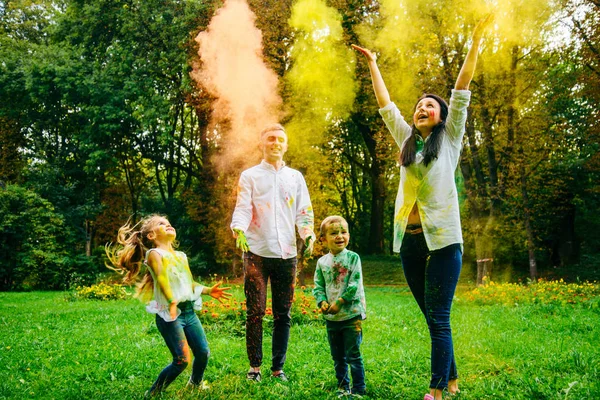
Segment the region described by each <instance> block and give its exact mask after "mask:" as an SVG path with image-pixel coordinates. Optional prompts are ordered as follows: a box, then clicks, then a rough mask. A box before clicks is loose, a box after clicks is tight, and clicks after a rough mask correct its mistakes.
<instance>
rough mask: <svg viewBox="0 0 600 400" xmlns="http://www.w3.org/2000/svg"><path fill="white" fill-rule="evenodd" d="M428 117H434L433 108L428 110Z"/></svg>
mask: <svg viewBox="0 0 600 400" xmlns="http://www.w3.org/2000/svg"><path fill="white" fill-rule="evenodd" d="M429 118H431V119H433V118H435V110H429Z"/></svg>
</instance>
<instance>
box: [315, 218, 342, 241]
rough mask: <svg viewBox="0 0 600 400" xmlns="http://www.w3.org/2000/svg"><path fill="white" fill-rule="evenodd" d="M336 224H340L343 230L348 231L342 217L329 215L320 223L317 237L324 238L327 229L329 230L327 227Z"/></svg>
mask: <svg viewBox="0 0 600 400" xmlns="http://www.w3.org/2000/svg"><path fill="white" fill-rule="evenodd" d="M336 222H337V223H339V224H342V226H343V227H344V228H346V229H348V222H347V221H346V220H345V219H344V217H340V216H339V215H330V216H329V217H327V218H325V219H324V220H323V222H321V227H320V228H319V237H320V238H322V237H324V236H325V234H326V233H327V228H329V225H331V224H334V223H336Z"/></svg>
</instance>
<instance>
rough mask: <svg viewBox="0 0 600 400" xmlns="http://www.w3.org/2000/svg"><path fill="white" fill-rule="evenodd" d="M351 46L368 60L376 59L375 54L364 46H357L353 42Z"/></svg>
mask: <svg viewBox="0 0 600 400" xmlns="http://www.w3.org/2000/svg"><path fill="white" fill-rule="evenodd" d="M351 46H352V48H353V49H354V50H356V51H358V52H359V53H362V55H364V56H365V58H366V59H367V61H368V62H371V61H373V62H374V61H377V56H376V55H375V54H374V53H373V52H372V51H371V50H369V49H365V48H364V47H359V46H357V45H355V44H353V45H351Z"/></svg>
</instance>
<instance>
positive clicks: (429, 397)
mask: <svg viewBox="0 0 600 400" xmlns="http://www.w3.org/2000/svg"><path fill="white" fill-rule="evenodd" d="M423 400H435V397H433V396H432V395H430V394H429V393H427V394H426V395H425V397H423Z"/></svg>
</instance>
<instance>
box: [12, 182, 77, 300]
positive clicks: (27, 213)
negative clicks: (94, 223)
mask: <svg viewBox="0 0 600 400" xmlns="http://www.w3.org/2000/svg"><path fill="white" fill-rule="evenodd" d="M65 237H66V232H65V229H64V220H63V217H62V216H61V215H60V214H58V213H56V212H55V211H54V207H53V206H52V204H50V203H49V202H48V201H47V200H45V199H43V198H42V197H40V196H39V195H37V194H36V193H34V192H32V191H30V190H27V189H25V188H22V187H20V186H17V185H8V186H6V188H5V189H0V257H1V259H2V263H0V290H23V289H62V288H64V285H65V282H66V280H67V279H66V276H65V275H66V274H67V273H68V268H66V267H68V262H69V259H68V257H67V252H66V251H65V248H64V245H63V243H65Z"/></svg>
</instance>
